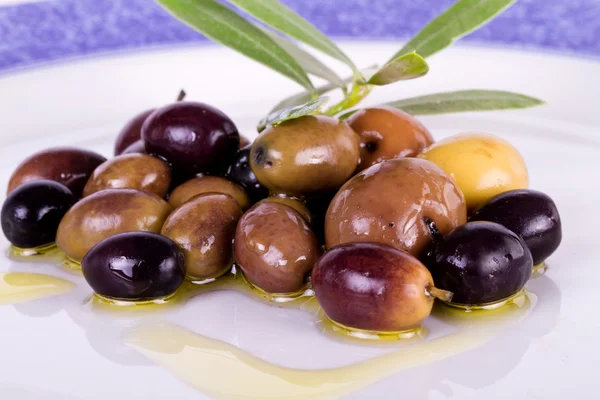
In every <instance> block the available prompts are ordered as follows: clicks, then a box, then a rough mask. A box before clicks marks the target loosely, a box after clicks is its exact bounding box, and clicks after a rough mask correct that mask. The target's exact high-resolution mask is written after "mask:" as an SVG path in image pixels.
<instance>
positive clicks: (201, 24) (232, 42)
mask: <svg viewBox="0 0 600 400" xmlns="http://www.w3.org/2000/svg"><path fill="white" fill-rule="evenodd" d="M157 1H158V3H159V4H161V5H162V6H163V7H165V8H166V9H167V10H168V11H169V12H170V13H171V14H173V15H174V16H175V17H177V18H178V19H180V20H181V21H183V22H185V23H186V24H188V25H189V26H191V27H192V28H194V29H196V30H197V31H199V32H200V33H202V34H203V35H205V36H206V37H208V38H210V39H212V40H214V41H215V42H218V43H221V44H223V45H225V46H228V47H231V48H232V49H234V50H236V51H238V52H240V53H242V54H244V55H246V56H247V57H249V58H252V59H253V60H255V61H258V62H260V63H262V64H264V65H266V66H267V67H270V68H272V69H274V70H275V71H277V72H279V73H281V74H283V75H285V76H287V77H288V78H290V79H292V80H294V81H296V82H297V83H299V84H300V85H302V86H304V87H305V88H306V89H307V90H309V91H313V90H314V87H313V84H312V83H311V81H310V79H309V78H308V75H307V74H306V72H305V71H304V70H303V69H302V67H301V66H300V65H299V64H298V62H297V61H296V60H295V59H294V58H293V57H292V56H291V55H289V54H288V53H287V52H286V51H285V50H284V49H282V48H281V47H280V46H279V45H278V44H276V43H275V42H274V41H273V40H272V39H271V38H269V37H268V36H267V35H266V34H265V33H264V32H263V31H262V30H260V29H259V28H257V27H256V26H254V25H253V24H252V23H251V22H249V21H247V20H245V19H244V18H243V17H241V16H240V15H238V14H237V13H236V12H235V11H233V10H232V9H230V8H228V7H226V6H224V5H222V4H220V3H219V2H217V1H216V0H157Z"/></svg>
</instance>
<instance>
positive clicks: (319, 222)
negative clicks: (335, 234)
mask: <svg viewBox="0 0 600 400" xmlns="http://www.w3.org/2000/svg"><path fill="white" fill-rule="evenodd" d="M335 193H336V192H324V193H319V194H318V195H314V196H310V197H308V198H307V199H306V207H307V208H308V210H309V212H310V216H311V222H310V226H311V227H312V229H313V232H314V233H315V235H316V236H317V239H319V243H321V244H322V245H324V244H325V216H326V215H327V209H328V208H329V205H330V204H331V200H333V197H334V196H335Z"/></svg>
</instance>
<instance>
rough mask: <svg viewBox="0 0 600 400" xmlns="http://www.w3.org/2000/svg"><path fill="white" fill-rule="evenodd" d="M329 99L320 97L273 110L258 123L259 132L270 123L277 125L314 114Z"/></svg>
mask: <svg viewBox="0 0 600 400" xmlns="http://www.w3.org/2000/svg"><path fill="white" fill-rule="evenodd" d="M328 100H329V98H328V97H326V96H323V97H318V98H316V99H314V100H311V101H309V102H307V103H304V104H301V105H299V106H294V107H289V108H284V109H281V110H277V111H275V112H272V113H270V114H269V115H267V116H266V117H265V118H263V119H262V120H261V121H260V122H259V123H258V126H257V129H258V131H259V132H262V131H263V130H264V129H265V128H266V127H267V126H269V125H277V124H280V123H282V122H283V121H288V120H290V119H295V118H300V117H302V116H304V115H309V114H314V113H315V111H318V110H319V108H320V107H321V106H322V105H323V104H325V103H326V102H327V101H328Z"/></svg>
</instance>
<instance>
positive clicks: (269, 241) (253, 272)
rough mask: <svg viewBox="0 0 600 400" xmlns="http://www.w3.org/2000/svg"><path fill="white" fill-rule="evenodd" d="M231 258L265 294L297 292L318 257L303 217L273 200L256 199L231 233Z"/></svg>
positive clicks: (316, 246) (314, 242) (317, 245)
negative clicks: (233, 241)
mask: <svg viewBox="0 0 600 400" xmlns="http://www.w3.org/2000/svg"><path fill="white" fill-rule="evenodd" d="M234 250H235V261H236V263H237V265H238V266H239V267H240V268H241V269H242V271H243V272H244V274H245V276H246V278H247V279H248V280H249V281H250V282H251V283H252V284H253V285H255V286H256V287H258V288H260V289H262V290H264V291H265V292H268V293H274V294H289V293H297V292H298V291H300V290H302V289H303V288H304V287H305V284H306V276H307V275H308V273H309V272H310V270H311V269H312V267H313V264H314V263H315V261H316V260H317V257H318V256H319V253H320V250H319V244H318V242H317V239H316V238H315V235H314V234H313V233H312V231H311V230H310V228H309V227H308V224H307V223H306V221H304V218H302V216H301V215H300V214H299V213H298V212H297V211H296V210H294V209H292V208H291V207H288V206H286V205H283V204H281V203H275V202H269V201H267V202H260V203H258V204H256V205H255V206H254V207H252V208H251V209H250V210H248V211H247V212H246V214H244V216H243V217H242V219H240V222H239V223H238V226H237V230H236V232H235V245H234Z"/></svg>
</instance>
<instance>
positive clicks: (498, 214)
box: [470, 189, 562, 264]
mask: <svg viewBox="0 0 600 400" xmlns="http://www.w3.org/2000/svg"><path fill="white" fill-rule="evenodd" d="M470 220H471V221H490V222H496V223H498V224H500V225H503V226H505V227H506V228H508V229H510V230H511V231H513V232H514V233H516V234H517V235H519V236H521V237H522V238H523V240H524V241H525V244H526V245H527V247H529V250H530V251H531V256H532V257H533V263H534V264H539V263H541V262H542V261H544V260H545V259H547V258H548V257H549V256H550V255H551V254H552V253H554V251H555V250H556V249H557V248H558V246H559V245H560V242H561V240H562V225H561V222H560V215H559V214H558V210H557V209H556V204H554V201H552V199H551V198H550V197H549V196H548V195H546V194H544V193H542V192H538V191H536V190H528V189H521V190H511V191H509V192H505V193H502V194H499V195H497V196H495V197H493V198H491V199H490V200H488V201H487V202H486V203H485V204H484V205H483V206H482V207H481V208H480V209H479V210H477V211H476V212H475V213H474V214H473V215H471V217H470Z"/></svg>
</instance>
